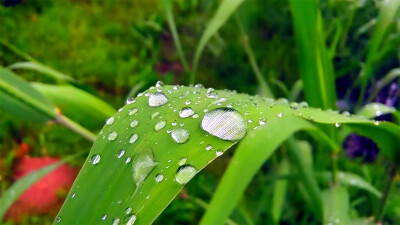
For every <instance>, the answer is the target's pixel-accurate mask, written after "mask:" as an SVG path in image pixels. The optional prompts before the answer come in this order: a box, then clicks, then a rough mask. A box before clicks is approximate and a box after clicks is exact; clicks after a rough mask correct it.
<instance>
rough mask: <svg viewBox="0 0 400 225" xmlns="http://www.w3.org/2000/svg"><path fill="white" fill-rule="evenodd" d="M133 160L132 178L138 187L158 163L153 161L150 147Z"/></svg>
mask: <svg viewBox="0 0 400 225" xmlns="http://www.w3.org/2000/svg"><path fill="white" fill-rule="evenodd" d="M133 160H134V161H133V162H132V169H133V180H134V181H135V183H136V186H137V187H139V186H140V185H141V184H142V183H143V181H144V180H145V179H146V178H147V176H148V175H149V173H150V172H151V171H152V170H153V169H154V167H155V166H156V165H157V164H158V163H157V162H155V161H154V157H153V152H152V150H151V149H146V150H144V151H143V152H141V153H140V154H139V155H137V156H136V157H134V159H133Z"/></svg>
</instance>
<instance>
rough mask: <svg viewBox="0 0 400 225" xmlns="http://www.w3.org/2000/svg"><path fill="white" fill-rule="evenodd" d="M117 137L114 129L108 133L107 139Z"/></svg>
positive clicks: (111, 139) (112, 139)
mask: <svg viewBox="0 0 400 225" xmlns="http://www.w3.org/2000/svg"><path fill="white" fill-rule="evenodd" d="M117 137H118V133H117V132H115V131H113V132H111V133H109V134H108V140H110V141H114V140H115V139H117Z"/></svg>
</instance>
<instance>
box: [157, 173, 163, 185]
mask: <svg viewBox="0 0 400 225" xmlns="http://www.w3.org/2000/svg"><path fill="white" fill-rule="evenodd" d="M163 180H164V175H162V174H157V176H156V181H157V182H158V183H160V182H161V181H163Z"/></svg>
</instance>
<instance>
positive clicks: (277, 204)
mask: <svg viewBox="0 0 400 225" xmlns="http://www.w3.org/2000/svg"><path fill="white" fill-rule="evenodd" d="M289 172H290V167H289V162H288V161H287V160H282V162H281V163H280V164H279V167H278V171H277V173H278V175H287V174H289ZM287 183H288V180H287V179H284V180H277V181H276V182H275V187H274V195H273V197H272V207H271V210H272V213H271V214H272V218H273V220H274V222H275V224H279V220H280V218H281V214H282V208H283V205H284V203H285V196H286V190H287Z"/></svg>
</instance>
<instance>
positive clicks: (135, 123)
mask: <svg viewBox="0 0 400 225" xmlns="http://www.w3.org/2000/svg"><path fill="white" fill-rule="evenodd" d="M127 103H128V104H127V105H126V106H124V107H123V108H122V110H120V111H119V112H117V113H116V114H115V115H114V116H113V117H112V118H113V119H109V120H108V121H107V123H106V125H105V126H104V127H103V129H102V131H101V132H100V134H99V136H98V138H97V140H96V142H95V143H94V145H93V147H92V150H91V152H90V154H89V156H88V159H87V161H86V163H85V165H84V166H83V168H82V170H81V173H80V174H79V176H78V178H77V179H76V181H75V183H74V186H73V188H72V189H71V192H70V193H69V195H72V194H75V197H74V198H73V199H71V198H67V200H66V202H65V203H64V206H63V207H62V209H61V211H60V213H59V217H58V219H57V220H56V221H55V222H58V221H59V223H60V224H71V223H73V224H98V223H100V222H102V221H103V220H104V222H105V223H111V222H112V221H113V220H114V222H116V221H119V222H121V223H127V222H129V221H130V222H133V221H134V220H135V221H136V222H135V224H149V223H152V222H153V221H154V220H155V219H156V218H157V216H158V215H159V214H160V213H161V212H162V211H163V210H164V209H165V207H166V206H167V205H168V204H169V203H170V202H171V201H172V199H173V198H174V197H175V196H176V195H177V194H178V193H179V191H180V190H181V189H182V187H183V186H184V184H186V183H187V182H189V181H190V179H191V178H192V177H193V176H194V175H195V174H196V173H198V172H199V171H201V170H202V169H203V168H204V167H205V166H206V165H207V164H209V163H210V162H212V160H214V159H215V158H217V157H218V156H220V155H221V154H223V152H224V151H226V150H227V149H228V148H229V147H231V146H232V145H234V144H235V143H236V142H238V141H240V140H241V139H243V138H244V139H243V141H242V142H241V143H240V146H239V148H238V150H237V152H236V154H235V157H234V159H233V161H232V163H231V165H230V167H233V168H234V169H229V168H228V171H229V170H232V171H234V173H232V172H227V174H228V175H227V174H225V176H224V178H223V181H222V182H221V184H220V185H222V186H223V187H229V188H228V189H227V188H222V189H221V188H219V191H217V194H216V195H215V196H217V195H218V193H221V192H223V194H225V193H226V194H228V193H231V194H230V195H229V194H228V195H224V197H223V198H221V197H218V198H220V199H224V200H225V199H226V198H228V199H227V201H226V202H223V203H224V207H222V209H218V210H219V211H215V212H213V211H214V209H217V208H218V207H216V206H215V203H213V202H214V201H213V202H212V203H211V205H210V206H209V208H210V209H213V210H210V209H209V210H208V212H212V213H216V212H220V211H221V210H222V211H223V213H221V214H219V213H216V214H214V215H217V216H218V219H219V220H220V221H222V222H223V221H225V220H226V218H227V216H228V215H229V213H230V211H231V209H233V208H234V206H235V204H236V201H237V199H239V196H237V195H236V194H238V193H241V192H242V191H243V190H244V189H245V187H246V186H247V183H248V181H250V180H251V177H252V176H253V175H254V173H255V172H256V170H257V168H259V167H260V166H261V164H262V163H263V162H264V161H265V160H266V159H267V158H268V156H269V155H270V154H271V153H272V152H273V150H274V149H275V148H276V147H277V146H279V144H280V143H281V142H282V141H284V140H285V139H286V138H287V137H289V136H290V135H292V134H293V132H295V131H299V130H302V129H307V130H309V132H310V134H311V135H312V136H313V137H316V138H317V140H320V141H323V142H324V143H326V144H327V145H328V146H329V147H330V148H331V149H332V150H333V149H336V148H337V145H336V144H335V143H334V142H332V140H331V139H329V138H328V137H327V136H326V135H324V133H322V132H321V131H320V130H319V129H318V128H316V127H315V126H313V125H312V123H311V122H308V121H306V120H304V119H303V117H304V118H306V119H309V117H310V115H312V116H313V117H312V118H311V119H312V120H314V121H316V122H318V121H320V122H324V123H330V124H329V126H333V127H334V123H335V122H337V123H341V124H345V123H352V124H353V125H359V124H360V125H364V126H365V127H372V128H375V127H376V125H374V124H373V122H371V121H368V120H366V119H365V118H363V117H355V116H347V115H340V114H338V113H336V112H333V111H331V112H328V111H320V110H318V109H311V108H304V104H300V105H299V104H297V103H291V104H288V103H287V102H285V101H282V100H280V101H273V100H272V99H266V98H261V97H258V96H255V97H254V96H249V95H245V94H237V93H236V92H232V91H215V90H213V89H205V88H203V87H202V86H201V85H196V86H195V87H184V86H168V85H167V86H163V85H162V84H161V83H157V85H156V87H152V88H150V89H149V90H147V91H146V92H144V93H141V94H139V95H138V97H137V98H136V99H135V100H132V99H129V100H128V101H127ZM380 126H382V127H386V125H385V124H382V125H379V126H378V127H380ZM282 128H284V129H282ZM386 128H387V127H386ZM392 128H393V127H391V128H390V129H392ZM390 129H388V130H387V132H386V133H385V134H384V135H387V136H388V138H387V139H390V138H392V137H394V136H395V135H394V136H393V135H392V132H397V131H398V129H397V128H393V130H390ZM399 133H400V132H399ZM387 147H390V146H387ZM387 151H388V152H393V151H394V150H392V149H390V150H387ZM247 156H249V157H247ZM235 162H240V166H241V167H240V168H245V169H244V170H241V171H238V170H235V169H237V168H239V167H238V165H237V163H235ZM229 174H230V175H229ZM226 176H228V177H230V178H232V180H230V179H227V178H225V177H226ZM224 180H227V182H228V183H227V184H225V185H224V184H223V183H224ZM237 180H240V182H239V183H237V182H234V181H237ZM232 184H234V186H232ZM220 189H221V190H220ZM220 203H221V202H220ZM217 206H221V204H217ZM126 212H128V213H126ZM212 221H213V220H212Z"/></svg>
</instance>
